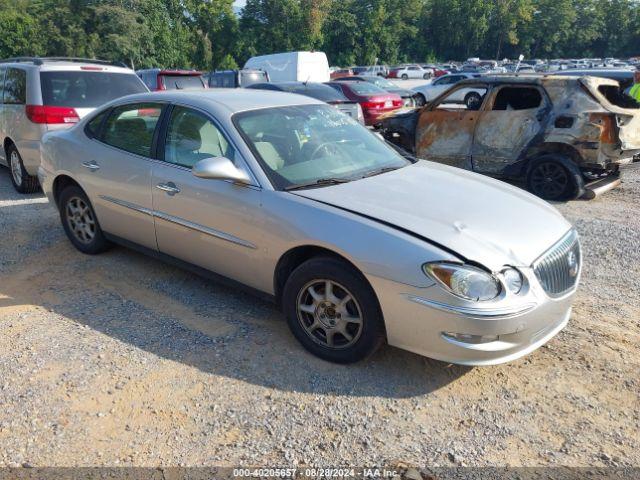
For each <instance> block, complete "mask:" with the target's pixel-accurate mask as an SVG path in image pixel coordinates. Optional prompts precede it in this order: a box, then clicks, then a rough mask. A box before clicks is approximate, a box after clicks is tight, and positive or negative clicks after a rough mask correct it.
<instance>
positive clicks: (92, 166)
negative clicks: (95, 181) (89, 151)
mask: <svg viewBox="0 0 640 480" xmlns="http://www.w3.org/2000/svg"><path fill="white" fill-rule="evenodd" d="M82 166H83V167H84V168H88V169H89V170H91V171H92V172H95V171H96V170H100V165H98V164H97V163H96V162H95V161H94V160H91V161H90V162H82Z"/></svg>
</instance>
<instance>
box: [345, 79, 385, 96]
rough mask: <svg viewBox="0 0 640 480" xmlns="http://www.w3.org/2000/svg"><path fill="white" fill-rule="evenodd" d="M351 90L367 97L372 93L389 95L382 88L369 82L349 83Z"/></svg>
mask: <svg viewBox="0 0 640 480" xmlns="http://www.w3.org/2000/svg"><path fill="white" fill-rule="evenodd" d="M349 86H350V87H351V90H353V91H354V92H355V93H357V94H358V95H367V94H370V93H387V92H385V91H384V90H383V89H381V88H380V87H376V86H375V85H374V84H373V83H369V82H352V83H349Z"/></svg>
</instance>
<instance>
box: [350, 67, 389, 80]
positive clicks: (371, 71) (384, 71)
mask: <svg viewBox="0 0 640 480" xmlns="http://www.w3.org/2000/svg"><path fill="white" fill-rule="evenodd" d="M358 75H364V76H374V77H385V78H386V76H387V75H389V67H388V66H387V65H371V66H369V67H366V68H365V69H364V70H361V71H359V72H358Z"/></svg>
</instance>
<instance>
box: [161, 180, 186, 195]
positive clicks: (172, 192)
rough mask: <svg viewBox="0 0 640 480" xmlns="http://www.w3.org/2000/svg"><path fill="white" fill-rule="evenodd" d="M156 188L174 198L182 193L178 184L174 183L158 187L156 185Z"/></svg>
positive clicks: (162, 184)
mask: <svg viewBox="0 0 640 480" xmlns="http://www.w3.org/2000/svg"><path fill="white" fill-rule="evenodd" d="M156 188H157V189H159V190H162V191H163V192H167V194H169V195H172V196H173V195H175V194H176V193H180V189H179V188H178V187H176V184H175V183H173V182H167V183H159V184H158V185H156Z"/></svg>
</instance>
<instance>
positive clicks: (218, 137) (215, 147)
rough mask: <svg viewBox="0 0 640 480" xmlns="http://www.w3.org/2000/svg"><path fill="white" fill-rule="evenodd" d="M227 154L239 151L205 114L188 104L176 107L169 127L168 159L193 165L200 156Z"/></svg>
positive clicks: (181, 163)
mask: <svg viewBox="0 0 640 480" xmlns="http://www.w3.org/2000/svg"><path fill="white" fill-rule="evenodd" d="M211 157H227V158H228V159H230V160H234V157H235V151H234V149H233V147H232V146H231V145H230V144H229V142H228V141H227V139H226V138H225V137H224V135H223V134H222V132H221V131H220V130H219V129H218V127H217V126H216V125H215V124H214V123H213V122H212V121H211V120H209V119H208V118H207V117H206V116H205V115H203V114H201V113H199V112H196V111H194V110H191V109H188V108H184V107H174V109H173V111H172V112H171V119H170V120H169V127H168V129H167V139H166V141H165V147H164V161H165V162H169V163H173V164H175V165H181V166H183V167H187V168H191V167H193V166H194V165H195V164H196V163H198V162H199V161H200V160H204V159H205V158H211Z"/></svg>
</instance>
